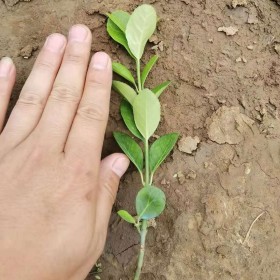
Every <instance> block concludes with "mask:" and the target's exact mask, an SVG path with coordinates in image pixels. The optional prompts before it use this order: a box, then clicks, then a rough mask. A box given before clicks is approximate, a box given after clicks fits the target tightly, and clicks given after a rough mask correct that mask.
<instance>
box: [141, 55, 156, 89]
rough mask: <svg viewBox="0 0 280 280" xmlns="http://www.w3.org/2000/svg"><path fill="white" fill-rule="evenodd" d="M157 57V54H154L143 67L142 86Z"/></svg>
mask: <svg viewBox="0 0 280 280" xmlns="http://www.w3.org/2000/svg"><path fill="white" fill-rule="evenodd" d="M158 59H159V57H158V55H154V56H153V57H152V58H151V59H150V60H149V62H148V63H147V64H146V66H145V67H144V69H143V72H142V74H141V82H142V88H143V87H144V85H145V82H146V79H147V77H148V75H149V73H150V71H151V70H152V68H153V66H154V65H155V63H156V62H157V61H158Z"/></svg>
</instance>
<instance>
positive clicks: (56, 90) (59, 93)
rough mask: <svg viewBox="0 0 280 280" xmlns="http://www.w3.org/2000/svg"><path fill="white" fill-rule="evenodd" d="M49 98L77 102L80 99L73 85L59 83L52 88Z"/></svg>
mask: <svg viewBox="0 0 280 280" xmlns="http://www.w3.org/2000/svg"><path fill="white" fill-rule="evenodd" d="M51 98H52V99H54V100H56V101H62V102H67V103H78V102H79V101H80V94H79V91H78V90H77V89H76V88H75V87H72V88H71V87H69V86H67V85H63V84H59V85H55V86H54V87H53V89H52V93H51Z"/></svg>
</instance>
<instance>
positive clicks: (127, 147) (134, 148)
mask: <svg viewBox="0 0 280 280" xmlns="http://www.w3.org/2000/svg"><path fill="white" fill-rule="evenodd" d="M114 137H115V139H116V141H117V143H118V144H119V146H120V147H121V149H122V150H123V151H124V153H125V154H126V155H127V156H128V157H129V159H130V160H131V161H132V162H133V163H134V165H135V166H136V168H137V169H138V170H139V172H142V170H143V162H144V160H143V158H144V156H143V151H142V149H141V147H140V146H139V145H138V144H137V143H136V142H135V141H134V140H133V139H132V138H131V137H130V136H128V135H127V134H125V133H122V132H114Z"/></svg>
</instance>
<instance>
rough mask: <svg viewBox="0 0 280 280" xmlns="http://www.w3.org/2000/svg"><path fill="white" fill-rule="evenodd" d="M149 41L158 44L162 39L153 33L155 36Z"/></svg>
mask: <svg viewBox="0 0 280 280" xmlns="http://www.w3.org/2000/svg"><path fill="white" fill-rule="evenodd" d="M149 42H150V43H154V44H155V45H157V44H158V43H159V42H160V40H159V38H158V36H157V35H153V36H152V37H151V38H150V39H149Z"/></svg>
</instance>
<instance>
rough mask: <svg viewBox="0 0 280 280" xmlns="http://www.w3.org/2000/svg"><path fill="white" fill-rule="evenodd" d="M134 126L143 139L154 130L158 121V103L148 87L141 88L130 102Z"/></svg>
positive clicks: (148, 136)
mask: <svg viewBox="0 0 280 280" xmlns="http://www.w3.org/2000/svg"><path fill="white" fill-rule="evenodd" d="M132 107H133V114H134V120H135V124H136V127H137V128H138V130H139V131H140V133H141V134H142V135H143V137H144V138H145V139H149V138H150V137H151V136H152V135H153V134H154V132H155V130H156V129H157V127H158V124H159V121H160V103H159V100H158V98H157V97H156V95H155V94H154V93H153V92H152V91H150V90H149V89H144V90H142V91H141V92H140V93H139V94H138V95H137V96H136V97H135V98H134V102H133V104H132Z"/></svg>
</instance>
